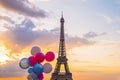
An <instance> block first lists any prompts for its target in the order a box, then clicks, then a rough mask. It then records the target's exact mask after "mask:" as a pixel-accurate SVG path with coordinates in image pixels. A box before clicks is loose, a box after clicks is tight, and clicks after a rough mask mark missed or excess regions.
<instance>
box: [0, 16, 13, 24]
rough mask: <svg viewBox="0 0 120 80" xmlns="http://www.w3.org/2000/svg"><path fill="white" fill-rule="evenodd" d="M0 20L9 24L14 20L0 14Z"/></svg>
mask: <svg viewBox="0 0 120 80" xmlns="http://www.w3.org/2000/svg"><path fill="white" fill-rule="evenodd" d="M0 20H5V21H7V22H9V23H11V24H14V23H15V22H14V21H13V20H12V19H11V18H10V17H8V16H0Z"/></svg>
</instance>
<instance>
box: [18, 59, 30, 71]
mask: <svg viewBox="0 0 120 80" xmlns="http://www.w3.org/2000/svg"><path fill="white" fill-rule="evenodd" d="M19 66H20V67H21V68H22V69H27V68H29V66H30V61H29V59H28V58H22V59H21V60H20V62H19Z"/></svg>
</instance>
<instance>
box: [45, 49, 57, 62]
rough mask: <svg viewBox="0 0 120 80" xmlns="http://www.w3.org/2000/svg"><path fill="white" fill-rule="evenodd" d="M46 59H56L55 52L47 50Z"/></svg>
mask: <svg viewBox="0 0 120 80" xmlns="http://www.w3.org/2000/svg"><path fill="white" fill-rule="evenodd" d="M45 59H46V61H49V62H50V61H53V60H54V59H55V54H54V53H53V52H51V51H49V52H47V53H46V55H45Z"/></svg>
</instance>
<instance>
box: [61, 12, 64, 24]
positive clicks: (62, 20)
mask: <svg viewBox="0 0 120 80" xmlns="http://www.w3.org/2000/svg"><path fill="white" fill-rule="evenodd" d="M64 21H65V20H64V18H63V12H62V13H61V19H60V22H64Z"/></svg>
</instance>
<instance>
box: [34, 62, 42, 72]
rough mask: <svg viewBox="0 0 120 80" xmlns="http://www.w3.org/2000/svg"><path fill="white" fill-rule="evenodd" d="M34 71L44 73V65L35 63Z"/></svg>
mask: <svg viewBox="0 0 120 80" xmlns="http://www.w3.org/2000/svg"><path fill="white" fill-rule="evenodd" d="M33 72H34V73H35V74H40V73H42V72H43V66H42V65H41V64H35V65H34V66H33Z"/></svg>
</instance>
